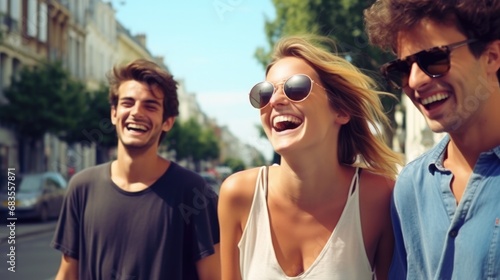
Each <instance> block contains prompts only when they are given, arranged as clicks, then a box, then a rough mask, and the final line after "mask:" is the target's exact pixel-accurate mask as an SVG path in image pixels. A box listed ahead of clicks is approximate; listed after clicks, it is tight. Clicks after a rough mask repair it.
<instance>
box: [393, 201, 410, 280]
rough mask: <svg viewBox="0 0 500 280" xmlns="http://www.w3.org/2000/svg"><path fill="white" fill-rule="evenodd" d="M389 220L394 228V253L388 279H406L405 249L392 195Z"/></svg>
mask: <svg viewBox="0 0 500 280" xmlns="http://www.w3.org/2000/svg"><path fill="white" fill-rule="evenodd" d="M391 220H392V226H393V229H394V253H393V256H392V263H391V268H390V271H389V279H394V280H401V279H406V275H407V264H406V249H405V245H404V239H403V234H402V231H401V221H400V217H399V214H398V210H397V207H396V204H395V200H394V196H393V197H392V200H391Z"/></svg>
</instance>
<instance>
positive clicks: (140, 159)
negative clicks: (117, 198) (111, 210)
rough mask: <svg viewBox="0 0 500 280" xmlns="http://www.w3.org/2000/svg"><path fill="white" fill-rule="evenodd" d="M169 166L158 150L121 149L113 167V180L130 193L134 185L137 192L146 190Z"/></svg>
mask: <svg viewBox="0 0 500 280" xmlns="http://www.w3.org/2000/svg"><path fill="white" fill-rule="evenodd" d="M169 164H170V162H169V161H168V160H166V159H164V158H162V157H160V156H159V155H158V154H157V150H156V149H148V150H146V151H140V152H139V151H137V152H134V151H127V150H126V149H124V148H123V147H121V148H120V147H119V148H118V154H117V159H116V160H115V161H114V162H113V163H112V166H111V178H112V180H113V181H114V182H115V183H116V184H117V185H118V186H119V187H120V188H122V189H125V190H129V191H130V189H131V188H132V187H133V186H134V185H136V187H134V188H135V189H136V190H137V189H141V188H146V187H148V186H150V185H151V184H152V183H154V182H155V181H156V180H157V179H158V178H159V177H160V176H161V175H162V174H163V173H164V172H165V171H166V169H167V168H168V166H169ZM137 184H138V186H137Z"/></svg>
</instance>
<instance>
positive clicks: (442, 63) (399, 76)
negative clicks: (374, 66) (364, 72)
mask: <svg viewBox="0 0 500 280" xmlns="http://www.w3.org/2000/svg"><path fill="white" fill-rule="evenodd" d="M476 41H477V40H476V39H468V40H464V41H460V42H456V43H453V44H450V45H447V46H441V47H434V48H431V49H428V50H423V51H420V52H418V53H415V54H412V55H409V56H407V57H405V58H404V59H396V60H393V61H391V62H388V63H386V64H384V65H382V67H381V68H380V71H381V72H382V75H384V77H385V79H386V80H387V82H388V83H389V85H390V86H392V87H393V88H395V89H400V88H403V87H405V86H407V85H408V79H409V77H410V72H411V66H412V65H413V63H415V62H416V63H417V65H418V67H420V69H421V70H422V71H423V72H424V73H425V74H427V76H429V77H432V78H439V77H442V76H444V75H445V74H446V73H448V71H449V70H450V53H451V51H452V50H454V49H456V48H460V47H462V46H465V45H468V44H470V43H474V42H476Z"/></svg>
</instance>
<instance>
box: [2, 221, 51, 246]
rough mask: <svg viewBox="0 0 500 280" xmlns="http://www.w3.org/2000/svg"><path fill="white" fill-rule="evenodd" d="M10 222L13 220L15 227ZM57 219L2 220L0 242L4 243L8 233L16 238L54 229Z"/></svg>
mask: <svg viewBox="0 0 500 280" xmlns="http://www.w3.org/2000/svg"><path fill="white" fill-rule="evenodd" d="M10 222H15V229H14V227H13V226H9V225H10ZM56 225H57V221H49V222H45V223H37V222H32V221H23V220H17V221H7V222H5V221H2V223H0V244H3V243H4V242H5V243H6V242H7V240H8V239H9V235H13V236H15V238H16V239H19V238H21V237H26V236H30V235H35V234H39V233H44V232H50V231H52V232H53V231H54V230H55V229H56ZM11 229H13V231H11Z"/></svg>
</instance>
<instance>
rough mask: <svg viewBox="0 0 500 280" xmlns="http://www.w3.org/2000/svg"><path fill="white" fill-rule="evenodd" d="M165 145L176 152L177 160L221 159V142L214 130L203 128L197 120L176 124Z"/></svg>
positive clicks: (168, 133)
mask: <svg viewBox="0 0 500 280" xmlns="http://www.w3.org/2000/svg"><path fill="white" fill-rule="evenodd" d="M163 144H165V145H167V147H168V150H175V152H176V158H177V159H192V160H194V161H195V162H197V161H201V160H213V159H217V158H219V154H220V147H219V140H218V138H217V136H216V135H215V132H214V130H213V129H212V128H209V127H208V128H202V127H201V125H200V124H199V123H198V122H197V121H196V120H195V119H189V120H188V121H186V122H185V123H179V122H177V121H176V122H175V123H174V126H173V127H172V129H171V130H170V131H169V132H167V136H166V137H165V140H164V142H163Z"/></svg>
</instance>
